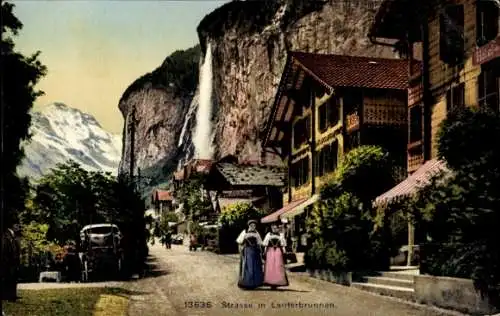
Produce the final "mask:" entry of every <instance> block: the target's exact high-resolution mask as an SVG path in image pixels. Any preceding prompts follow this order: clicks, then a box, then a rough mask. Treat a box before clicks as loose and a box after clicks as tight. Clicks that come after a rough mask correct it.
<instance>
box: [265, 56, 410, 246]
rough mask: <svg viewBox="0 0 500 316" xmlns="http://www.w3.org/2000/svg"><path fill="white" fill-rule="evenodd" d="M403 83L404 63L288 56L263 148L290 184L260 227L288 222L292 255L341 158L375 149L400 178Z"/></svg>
mask: <svg viewBox="0 0 500 316" xmlns="http://www.w3.org/2000/svg"><path fill="white" fill-rule="evenodd" d="M408 81H409V69H408V64H407V62H406V61H405V60H400V59H386V58H371V57H356V56H344V55H326V54H312V53H303V52H289V54H288V58H287V62H286V65H285V69H284V71H283V74H282V77H281V82H280V84H279V87H278V90H277V93H276V97H275V102H274V105H273V108H272V110H271V115H270V117H269V120H268V122H267V127H266V130H265V132H264V135H263V147H264V148H266V150H268V151H271V152H273V153H276V154H278V155H279V156H280V157H281V159H282V160H283V161H284V163H285V165H286V166H287V167H288V179H290V180H289V181H288V184H287V188H286V192H285V194H284V195H283V204H284V207H283V208H282V209H280V210H278V211H277V212H275V213H273V214H270V215H268V216H266V217H264V218H263V219H262V220H261V221H262V222H263V223H269V222H272V221H276V220H278V219H284V218H286V219H289V220H290V225H289V229H290V232H288V233H289V234H290V235H292V236H293V237H292V239H293V240H294V241H295V242H294V246H293V248H294V250H296V251H304V250H305V247H306V240H307V233H306V228H305V219H306V217H307V216H308V213H309V211H310V209H311V207H312V206H311V205H312V204H313V203H314V202H315V201H316V200H317V199H318V196H319V195H318V193H319V192H320V187H321V186H322V185H323V184H324V183H325V182H326V181H327V179H328V178H329V177H330V176H331V175H332V174H333V173H334V171H335V170H336V168H337V162H338V160H339V159H340V158H341V157H342V156H343V155H344V153H346V152H348V151H350V150H351V149H353V148H355V147H358V146H360V145H378V146H381V147H383V148H385V149H386V150H387V151H388V152H389V153H390V154H391V156H392V158H393V160H394V161H395V163H396V164H397V165H398V166H399V167H400V170H401V173H404V171H405V170H406V161H407V159H406V158H407V157H406V144H407V138H408V131H407V130H408V125H407V103H408ZM403 176H406V175H405V174H404V175H401V177H403ZM374 181H375V180H374Z"/></svg>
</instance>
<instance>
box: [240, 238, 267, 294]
mask: <svg viewBox="0 0 500 316" xmlns="http://www.w3.org/2000/svg"><path fill="white" fill-rule="evenodd" d="M263 279H264V275H263V272H262V260H261V255H260V249H259V248H257V247H251V246H247V247H244V248H243V250H242V252H241V257H240V276H239V280H238V287H240V288H244V289H255V288H257V287H259V286H261V285H262V284H263V281H264V280H263Z"/></svg>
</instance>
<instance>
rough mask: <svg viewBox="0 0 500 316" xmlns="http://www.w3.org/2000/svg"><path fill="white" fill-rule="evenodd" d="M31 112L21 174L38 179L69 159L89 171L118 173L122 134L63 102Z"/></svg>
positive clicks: (19, 171) (20, 169)
mask: <svg viewBox="0 0 500 316" xmlns="http://www.w3.org/2000/svg"><path fill="white" fill-rule="evenodd" d="M31 115H32V120H31V129H30V132H31V134H32V137H31V140H30V141H29V142H27V143H25V144H24V145H23V146H24V149H25V159H24V161H23V163H22V164H21V165H20V166H19V167H18V174H19V175H21V176H28V177H30V178H32V179H37V178H40V177H41V176H42V175H44V174H45V173H47V171H49V170H50V168H53V167H55V165H56V164H57V163H64V162H66V161H68V160H70V159H72V160H74V161H76V162H78V163H79V164H80V165H81V166H82V168H84V169H86V170H89V171H105V172H111V173H112V174H117V171H118V165H119V163H120V156H121V150H122V137H121V135H115V134H111V133H109V132H107V131H105V130H104V129H103V128H102V127H101V125H100V124H99V122H97V120H96V119H95V118H94V117H93V116H92V115H89V114H87V113H83V112H81V111H80V110H77V109H73V108H70V107H68V106H67V105H65V104H63V103H53V104H50V105H48V106H47V107H45V108H44V109H43V110H42V111H40V112H33V113H32V114H31Z"/></svg>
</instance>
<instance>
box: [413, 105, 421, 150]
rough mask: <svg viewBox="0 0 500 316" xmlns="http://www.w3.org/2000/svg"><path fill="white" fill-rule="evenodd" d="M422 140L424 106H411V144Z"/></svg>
mask: <svg viewBox="0 0 500 316" xmlns="http://www.w3.org/2000/svg"><path fill="white" fill-rule="evenodd" d="M419 140H422V106H421V105H416V106H414V107H411V108H410V144H411V143H414V142H416V141H419Z"/></svg>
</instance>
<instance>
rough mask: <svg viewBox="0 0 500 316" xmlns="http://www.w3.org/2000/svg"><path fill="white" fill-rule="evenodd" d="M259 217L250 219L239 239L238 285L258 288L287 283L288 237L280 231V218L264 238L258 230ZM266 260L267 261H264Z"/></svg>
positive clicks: (274, 287) (243, 287)
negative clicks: (286, 255)
mask: <svg viewBox="0 0 500 316" xmlns="http://www.w3.org/2000/svg"><path fill="white" fill-rule="evenodd" d="M256 228H257V221H256V220H250V221H249V222H248V228H247V229H245V230H243V231H242V232H241V234H240V235H239V236H238V238H237V239H236V242H237V243H238V245H240V255H241V256H240V272H239V279H238V287H240V288H242V289H255V288H258V287H260V286H263V285H265V286H270V287H271V289H276V288H277V287H278V286H288V284H289V283H288V278H287V275H286V270H285V263H286V260H285V253H286V251H285V247H286V239H285V237H284V235H283V234H281V233H280V231H279V225H278V223H277V222H275V223H272V224H271V231H270V232H269V233H267V234H266V236H265V237H264V240H262V238H261V236H260V234H259V232H258V231H257V229H256ZM263 261H264V264H263Z"/></svg>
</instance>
